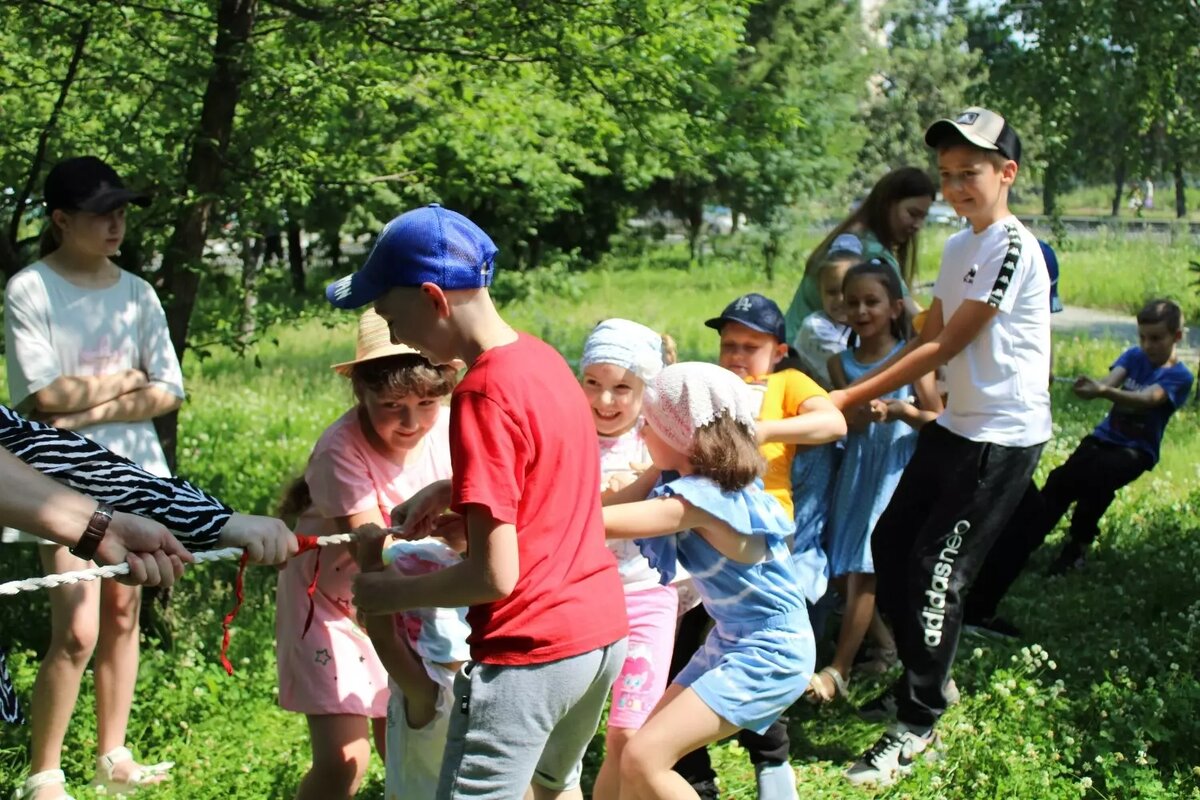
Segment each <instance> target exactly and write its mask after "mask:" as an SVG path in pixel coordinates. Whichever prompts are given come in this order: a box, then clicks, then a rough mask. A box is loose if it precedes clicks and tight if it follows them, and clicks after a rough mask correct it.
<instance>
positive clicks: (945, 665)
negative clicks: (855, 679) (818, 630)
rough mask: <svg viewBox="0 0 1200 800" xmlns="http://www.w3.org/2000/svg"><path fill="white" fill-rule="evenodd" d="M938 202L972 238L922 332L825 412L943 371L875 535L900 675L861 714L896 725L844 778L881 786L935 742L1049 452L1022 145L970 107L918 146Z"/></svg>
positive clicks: (951, 262)
mask: <svg viewBox="0 0 1200 800" xmlns="http://www.w3.org/2000/svg"><path fill="white" fill-rule="evenodd" d="M925 142H926V144H928V145H929V146H931V147H933V148H935V149H936V150H937V154H938V169H939V171H940V173H941V179H942V193H943V194H944V195H945V197H946V199H947V200H948V201H949V202H950V203H951V204H952V205H953V206H954V210H955V211H956V212H957V213H958V214H960V215H961V216H964V217H966V218H967V220H968V222H969V223H970V228H968V229H967V230H963V231H961V232H959V233H956V234H955V235H953V236H951V237H950V239H949V240H948V241H947V242H946V248H945V250H944V252H943V254H942V264H941V269H940V270H939V272H938V278H937V282H936V283H935V284H934V288H933V296H934V299H933V303H932V305H931V306H930V309H929V316H928V320H927V321H926V323H925V326H924V328H922V330H921V334H920V336H919V337H917V338H916V339H915V340H913V341H912V342H910V343H909V345H908V346H906V347H905V348H904V350H902V351H901V352H900V353H899V354H898V355H897V356H896V357H894V358H893V359H892V360H891V361H890V362H889V363H888V364H887V365H885V366H884V367H883V368H882V369H881V370H880V371H879V372H877V373H876V374H874V375H871V376H869V377H867V378H866V379H864V380H863V381H862V382H861V383H858V384H856V385H854V386H851V387H850V388H848V389H846V390H844V391H842V392H834V393H833V394H832V395H831V399H833V400H834V402H835V403H837V404H838V405H839V406H840V407H842V408H843V409H849V408H851V407H853V406H858V405H862V404H864V403H871V404H872V406H875V405H877V404H876V403H873V402H872V401H873V400H874V399H875V398H878V397H879V396H881V395H883V394H885V393H887V392H889V391H893V390H895V389H897V388H899V387H900V386H904V385H906V384H908V383H910V382H912V381H913V380H915V379H916V378H917V377H918V376H920V375H922V374H924V373H927V372H932V371H933V370H934V369H935V368H937V367H939V366H942V365H945V367H946V383H947V386H948V388H949V395H950V396H949V402H948V403H947V406H946V411H945V412H944V413H943V414H942V415H941V417H939V418H938V420H937V424H936V425H927V426H925V428H924V429H922V431H921V434H920V438H919V440H918V443H917V449H916V452H915V453H914V454H913V457H912V460H911V461H910V462H909V464H908V467H907V468H906V469H905V471H904V475H903V477H902V478H901V480H900V484H899V486H897V488H896V492H895V494H894V495H893V496H892V500H891V503H890V504H889V505H888V508H887V510H886V511H885V512H884V514H883V516H882V517H881V518H880V520H879V522H878V524H877V525H876V527H875V531H874V534H873V536H872V549H873V555H874V558H875V563H876V564H877V565H879V571H878V575H877V580H878V590H877V591H878V594H877V602H878V604H879V609H880V611H881V612H882V613H883V614H884V615H885V616H887V617H888V618H889V619H890V621H891V623H892V625H893V627H894V629H895V633H896V644H897V649H898V651H899V655H900V660H901V661H902V662H903V664H904V673H903V674H902V675H901V677H900V679H899V681H898V682H897V683H896V684H895V685H894V686H893V687H892V690H891V692H890V693H889V694H887V695H885V696H883V697H881V698H879V699H878V700H876V701H873V703H871V704H869V706H870V707H869V708H868V707H864V709H862V712H863V713H864V715H868V714H869V715H870V716H873V717H877V718H878V717H880V716H883V715H884V714H885V713H888V712H892V711H894V713H895V716H896V724H895V725H894V726H892V727H891V728H890V729H889V730H888V732H887V733H885V734H884V735H883V737H882V738H880V740H879V741H878V742H877V743H876V744H875V745H874V746H872V747H871V748H870V749H869V750H868V751H867V752H866V753H865V754H864V755H863V756H862V758H860V759H859V761H858V762H857V763H855V764H854V765H853V766H852V767H851V768H850V769H849V771H848V772H847V773H846V776H847V778H848V779H850V780H851V781H852V782H854V783H864V784H865V783H872V784H878V785H882V784H888V783H891V782H893V781H894V780H896V778H897V777H899V776H900V775H902V774H904V773H906V772H908V771H909V770H910V769H911V766H912V763H913V761H914V759H916V758H919V757H920V753H922V752H923V751H925V750H927V749H928V748H929V747H930V746H931V745H932V744H933V743H934V731H933V726H934V724H935V723H936V722H937V720H938V718H939V717H940V716H941V715H942V713H943V712H944V711H945V709H946V696H945V692H944V687H945V684H946V681H947V679H948V677H949V674H950V668H951V666H952V664H953V663H954V655H955V651H956V650H957V648H958V637H959V633H960V630H961V627H962V616H963V602H962V601H963V596H964V594H965V592H966V589H967V587H968V586H970V584H971V582H972V581H973V580H974V578H975V575H976V573H977V572H978V570H979V567H980V565H981V564H982V562H983V560H984V557H985V556H986V555H987V552H988V550H989V549H990V548H991V546H992V544H993V543H994V542H995V541H996V538H997V537H998V536H999V535H1000V533H1001V531H1002V530H1003V528H1004V526H1005V524H1006V522H1007V521H1008V519H1009V517H1010V516H1011V515H1012V512H1013V510H1014V509H1015V508H1016V506H1017V504H1018V503H1019V502H1020V500H1021V496H1022V495H1023V494H1024V492H1025V488H1026V487H1027V486H1028V485H1029V481H1030V479H1031V477H1032V475H1033V470H1034V467H1036V466H1037V462H1038V458H1039V456H1040V455H1041V451H1042V447H1043V445H1044V444H1045V443H1046V441H1047V440H1048V439H1049V438H1050V394H1049V391H1048V387H1047V384H1048V383H1049V375H1050V301H1049V297H1050V294H1049V293H1050V278H1049V275H1048V274H1047V272H1046V264H1045V261H1044V259H1043V256H1042V252H1041V248H1040V247H1039V246H1038V242H1037V239H1036V238H1034V236H1033V234H1031V233H1030V232H1029V231H1028V230H1026V228H1025V227H1024V226H1023V225H1022V224H1021V223H1020V222H1019V221H1018V220H1017V218H1016V217H1014V216H1013V215H1012V214H1011V213H1010V212H1009V210H1008V192H1009V189H1010V187H1011V186H1012V184H1013V181H1014V180H1015V179H1016V176H1017V169H1018V162H1019V160H1020V157H1021V143H1020V139H1019V138H1018V137H1017V134H1016V132H1015V131H1013V129H1012V128H1011V127H1009V125H1008V124H1007V123H1006V122H1005V121H1004V119H1003V117H1001V116H1000V115H999V114H996V113H994V112H992V111H988V110H987V109H984V108H968V109H967V110H966V111H964V112H963V113H962V114H960V115H959V116H958V118H957V119H954V120H949V119H944V120H939V121H937V122H935V123H934V124H933V125H931V126H930V127H929V130H928V131H926V133H925Z"/></svg>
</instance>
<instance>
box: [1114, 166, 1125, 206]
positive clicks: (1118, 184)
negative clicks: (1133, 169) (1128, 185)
mask: <svg viewBox="0 0 1200 800" xmlns="http://www.w3.org/2000/svg"><path fill="white" fill-rule="evenodd" d="M1113 183H1114V184H1115V186H1114V190H1113V201H1112V215H1113V216H1114V217H1117V216H1120V215H1121V198H1122V197H1124V196H1125V157H1124V156H1121V158H1120V159H1118V160H1117V171H1116V175H1114V176H1113Z"/></svg>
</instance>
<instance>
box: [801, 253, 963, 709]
mask: <svg viewBox="0 0 1200 800" xmlns="http://www.w3.org/2000/svg"><path fill="white" fill-rule="evenodd" d="M845 307H846V317H847V320H848V321H849V323H850V327H851V328H853V330H854V336H855V338H856V340H857V341H856V344H855V346H854V348H853V350H845V351H843V352H841V353H839V354H838V355H836V356H833V357H832V358H830V359H829V373H830V375H831V376H832V378H833V384H834V386H836V387H837V388H839V389H844V388H845V387H846V386H847V385H849V384H850V383H852V382H853V381H856V380H858V379H859V378H861V377H862V376H863V375H866V374H867V373H868V372H870V371H871V370H873V369H875V368H877V367H878V366H880V365H881V364H883V363H884V362H885V361H887V359H889V358H891V357H892V356H893V355H894V354H895V353H896V352H897V351H899V350H900V348H901V347H903V346H904V343H905V341H906V340H907V339H909V338H910V337H911V332H910V328H909V325H908V314H907V311H906V310H905V307H904V294H903V293H902V291H901V289H900V280H899V279H898V278H897V277H896V271H895V270H893V269H892V268H891V267H890V266H889V265H887V264H885V263H883V262H881V261H878V260H872V261H869V262H867V263H864V264H858V265H856V266H854V267H853V268H851V269H850V271H849V273H848V274H847V275H846V283H845ZM914 391H915V394H916V396H917V401H918V403H919V406H914V405H913V404H912V401H911V400H910V399H909V398H910V397H911V395H913V393H914ZM941 410H942V400H941V398H940V397H939V396H938V393H937V387H936V385H935V384H934V378H933V374H932V373H927V374H925V375H922V376H921V377H920V378H918V379H917V380H916V381H915V382H914V384H913V385H912V386H904V387H902V388H900V389H898V390H896V391H893V392H889V393H888V394H887V395H885V396H884V397H883V398H882V400H877V401H875V402H874V404H873V406H872V407H871V408H865V409H861V410H858V413H855V414H852V415H850V419H851V422H850V433H849V434H848V435H847V436H846V452H845V454H844V455H843V457H842V466H841V469H840V470H839V471H838V475H837V479H836V482H835V484H834V500H833V509H832V511H831V512H830V515H829V528H828V530H827V534H826V537H827V538H826V547H825V550H826V552H827V553H828V554H829V574H830V576H831V577H832V578H834V579H835V580H838V581H839V582H840V583H841V585H840V586H839V587H838V590H839V593H840V594H841V595H842V596H843V597H844V598H845V599H846V611H845V614H844V615H843V617H842V629H841V632H840V633H839V634H838V642H837V652H836V654H835V655H834V658H833V663H832V664H831V665H830V666H827V667H825V668H824V669H822V670H821V671H820V672H819V673H818V674H817V675H814V676H813V681H812V690H813V694H814V695H816V697H817V699H819V700H821V701H823V702H828V701H830V700H832V699H833V698H834V697H835V696H836V695H840V696H842V697H845V696H846V686H847V683H848V682H849V680H850V670H851V667H852V665H853V663H854V656H855V653H857V652H858V648H859V645H861V644H862V641H863V637H864V636H865V635H866V633H867V629H868V628H869V627H870V626H871V624H872V621H873V619H874V618H875V567H874V563H873V562H872V560H871V531H872V530H873V529H874V528H875V523H876V522H877V521H878V520H879V516H880V514H882V513H883V510H884V508H886V507H887V504H888V501H889V500H891V498H892V492H893V491H895V489H896V484H897V483H899V481H900V473H902V472H903V471H904V467H905V465H906V464H907V463H908V459H909V457H911V456H912V452H913V448H914V447H916V439H917V435H916V430H917V429H919V428H920V427H921V426H923V425H924V424H925V423H927V422H929V421H930V420H932V419H935V418H936V417H937V415H938V414H939V413H941ZM872 412H874V413H872ZM897 422H901V423H903V424H896V423H897ZM875 634H876V638H877V640H879V641H878V642H877V643H879V644H880V645H881V650H883V651H885V652H886V651H892V652H894V651H895V644H894V642H893V641H892V637H891V635H890V634H889V633H888V632H887V630H886V628H884V627H883V626H882V625H877V626H876V629H875Z"/></svg>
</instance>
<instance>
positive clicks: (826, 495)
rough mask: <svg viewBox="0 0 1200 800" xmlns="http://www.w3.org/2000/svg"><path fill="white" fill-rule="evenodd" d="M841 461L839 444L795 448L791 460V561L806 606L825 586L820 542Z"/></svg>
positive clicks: (826, 577) (826, 564)
mask: <svg viewBox="0 0 1200 800" xmlns="http://www.w3.org/2000/svg"><path fill="white" fill-rule="evenodd" d="M841 460H842V448H841V443H840V442H837V443H830V444H823V445H820V446H819V447H797V448H796V455H795V456H794V457H793V458H792V504H793V505H794V506H795V509H796V532H795V533H794V534H793V537H792V561H793V562H795V565H796V574H797V575H798V576H799V578H800V580H801V584H800V591H801V592H803V593H804V598H805V599H806V600H807V601H808V604H809V605H810V606H812V605H816V603H817V601H819V600H820V599H821V598H822V597H824V596H825V590H826V588H828V585H829V559H828V556H826V554H825V544H824V542H823V541H822V538H823V537H824V533H825V526H826V524H827V522H828V519H829V507H830V505H832V503H833V482H834V480H835V478H836V477H837V470H838V465H839V464H840V463H841Z"/></svg>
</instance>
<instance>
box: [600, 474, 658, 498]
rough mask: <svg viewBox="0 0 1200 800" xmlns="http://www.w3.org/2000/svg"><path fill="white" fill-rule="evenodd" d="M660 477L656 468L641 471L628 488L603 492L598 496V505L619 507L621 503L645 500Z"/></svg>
mask: <svg viewBox="0 0 1200 800" xmlns="http://www.w3.org/2000/svg"><path fill="white" fill-rule="evenodd" d="M660 475H662V470H660V469H659V468H658V467H655V466H651V467H649V468H648V469H646V470H643V471H642V473H641V474H640V475H638V476H637V478H636V479H635V480H634V481H633V483H630V484H629V485H628V486H623V487H622V488H620V489H615V490H611V491H605V492H602V493H601V494H600V503H601V504H602V505H606V506H615V505H621V504H623V503H636V502H638V501H639V500H645V499H646V495H648V494H650V490H652V489H653V488H654V485H655V484H656V483H658V478H659V476H660Z"/></svg>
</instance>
